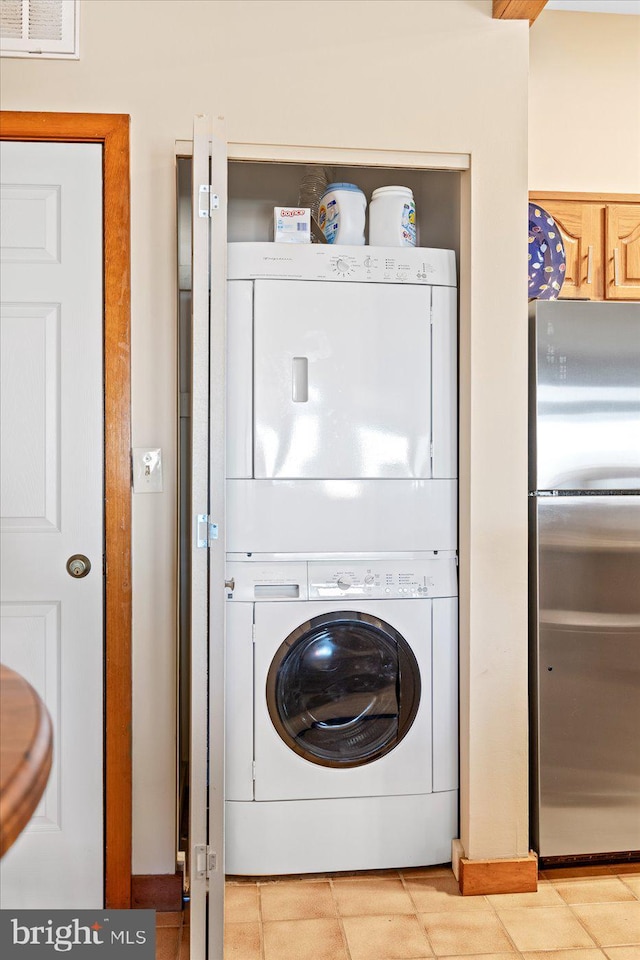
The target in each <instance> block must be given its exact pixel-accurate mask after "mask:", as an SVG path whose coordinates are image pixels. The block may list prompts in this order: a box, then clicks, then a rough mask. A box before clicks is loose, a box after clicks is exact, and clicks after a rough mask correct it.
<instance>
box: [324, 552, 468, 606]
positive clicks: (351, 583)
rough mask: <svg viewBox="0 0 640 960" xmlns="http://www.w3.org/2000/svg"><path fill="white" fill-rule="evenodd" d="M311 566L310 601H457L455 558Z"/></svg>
mask: <svg viewBox="0 0 640 960" xmlns="http://www.w3.org/2000/svg"><path fill="white" fill-rule="evenodd" d="M307 566H308V587H309V599H310V600H311V599H317V600H333V599H336V598H340V597H349V598H351V599H354V598H356V597H363V598H367V599H376V600H392V599H393V600H409V599H424V598H426V597H454V596H456V595H457V593H458V586H457V576H456V565H455V560H454V559H453V558H447V559H445V558H443V559H438V558H437V557H436V558H434V559H433V560H387V561H382V562H380V561H370V562H367V561H366V560H347V561H344V562H342V563H341V562H340V561H337V562H336V561H331V560H328V561H324V560H316V561H314V560H310V561H309V562H308V564H307Z"/></svg>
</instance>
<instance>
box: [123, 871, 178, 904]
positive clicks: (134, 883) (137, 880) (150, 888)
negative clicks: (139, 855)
mask: <svg viewBox="0 0 640 960" xmlns="http://www.w3.org/2000/svg"><path fill="white" fill-rule="evenodd" d="M131 907H132V908H133V909H134V910H157V911H158V912H159V913H160V912H162V913H173V912H177V911H179V910H182V874H181V873H166V874H162V873H158V874H143V873H140V874H136V875H134V876H133V877H131Z"/></svg>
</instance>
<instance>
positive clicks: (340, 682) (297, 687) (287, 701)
mask: <svg viewBox="0 0 640 960" xmlns="http://www.w3.org/2000/svg"><path fill="white" fill-rule="evenodd" d="M266 693H267V706H268V708H269V714H270V716H271V720H272V722H273V724H274V726H275V728H276V730H277V731H278V733H279V735H280V736H281V737H282V739H283V740H284V742H285V743H286V744H287V746H289V747H290V748H291V749H292V750H294V751H295V752H296V753H298V754H300V756H302V757H304V758H305V759H307V760H310V761H311V762H312V763H317V764H320V765H322V766H327V767H357V766H362V765H363V764H365V763H371V761H372V760H377V759H378V757H381V756H383V755H384V754H385V753H388V752H389V751H390V750H393V748H394V747H395V746H397V744H398V743H400V741H401V740H402V738H403V737H404V736H405V734H406V733H407V732H408V730H409V728H410V727H411V724H412V723H413V721H414V719H415V715H416V712H417V710H418V704H419V702H420V671H419V668H418V663H417V661H416V658H415V656H414V654H413V651H412V650H411V648H410V646H409V644H408V643H407V641H406V640H405V639H404V637H403V636H402V635H401V634H400V633H398V631H397V630H395V629H394V628H393V627H392V626H390V625H389V624H388V623H385V622H384V620H380V619H378V618H377V617H372V616H370V615H369V614H366V613H356V612H353V611H340V612H334V613H330V614H326V615H322V616H319V617H314V618H313V619H312V620H309V621H308V622H306V623H304V624H302V626H300V627H297V628H296V630H294V631H293V633H291V634H289V636H288V637H287V638H286V640H285V641H284V643H282V645H281V646H280V648H279V649H278V651H277V653H276V655H275V657H274V658H273V660H272V662H271V666H270V668H269V673H268V675H267V690H266Z"/></svg>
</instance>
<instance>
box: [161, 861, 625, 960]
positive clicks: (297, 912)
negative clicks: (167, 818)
mask: <svg viewBox="0 0 640 960" xmlns="http://www.w3.org/2000/svg"><path fill="white" fill-rule="evenodd" d="M225 916H226V925H225V954H224V960H418V958H426V957H431V958H433V957H447V958H450V960H455V958H464V960H521V958H525V960H640V864H624V865H617V866H598V867H591V868H588V869H585V868H578V867H574V868H563V869H555V870H547V871H542V872H541V874H540V881H539V884H538V892H537V893H520V894H506V895H502V896H487V897H462V896H460V893H459V891H458V885H457V883H456V881H455V879H454V877H453V874H452V872H451V870H450V869H449V868H447V867H431V868H425V869H424V870H403V871H393V870H388V871H380V872H377V873H366V874H365V873H361V874H354V875H345V874H340V875H335V876H334V875H332V876H318V877H315V876H314V877H304V878H300V879H279V880H261V881H259V882H256V881H250V880H240V879H231V880H229V881H228V882H227V887H226V906H225ZM157 934H158V938H157V950H156V957H157V960H189V927H188V919H186V920H183V917H182V915H181V914H158V930H157Z"/></svg>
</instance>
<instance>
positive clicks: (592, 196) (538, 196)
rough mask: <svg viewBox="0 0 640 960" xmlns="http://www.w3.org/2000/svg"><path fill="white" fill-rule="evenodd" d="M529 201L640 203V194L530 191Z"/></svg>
mask: <svg viewBox="0 0 640 960" xmlns="http://www.w3.org/2000/svg"><path fill="white" fill-rule="evenodd" d="M529 200H541V201H542V200H580V201H582V202H583V203H590V202H592V203H640V193H567V192H566V191H554V190H530V191H529Z"/></svg>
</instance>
